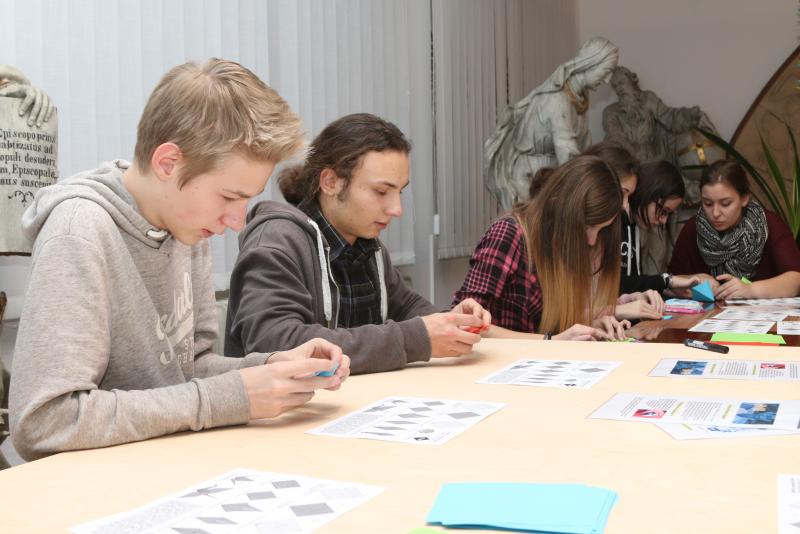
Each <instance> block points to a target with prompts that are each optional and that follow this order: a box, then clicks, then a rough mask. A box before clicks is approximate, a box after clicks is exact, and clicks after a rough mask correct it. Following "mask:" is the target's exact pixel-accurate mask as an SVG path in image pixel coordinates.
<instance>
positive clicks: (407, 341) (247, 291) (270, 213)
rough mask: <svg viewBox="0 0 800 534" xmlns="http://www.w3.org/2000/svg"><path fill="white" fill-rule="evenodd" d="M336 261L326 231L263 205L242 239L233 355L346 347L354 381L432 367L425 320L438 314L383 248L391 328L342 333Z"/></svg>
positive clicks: (299, 215)
mask: <svg viewBox="0 0 800 534" xmlns="http://www.w3.org/2000/svg"><path fill="white" fill-rule="evenodd" d="M328 254H329V247H328V243H327V242H326V241H325V239H324V237H323V235H322V233H321V232H320V230H319V228H317V225H316V224H315V223H314V222H313V221H312V220H311V219H310V218H309V217H308V215H306V214H305V213H303V212H302V211H301V210H299V209H297V208H295V207H293V206H289V205H288V204H282V203H278V202H271V201H268V202H261V203H259V204H257V205H256V206H255V207H254V208H253V209H252V210H251V211H250V213H249V214H248V215H247V226H246V227H245V229H244V230H243V231H242V233H241V234H240V235H239V257H238V258H237V260H236V266H235V267H234V269H233V273H232V275H231V295H230V301H229V304H228V319H227V326H226V328H225V353H226V354H228V355H230V356H239V355H243V354H247V353H248V352H251V351H271V350H285V349H287V348H290V347H294V346H296V345H299V344H300V343H303V342H305V341H307V340H309V339H311V338H314V337H321V338H325V339H327V340H329V341H331V342H333V343H336V344H337V345H339V346H340V347H342V350H343V351H344V353H345V354H347V355H348V356H350V358H351V362H350V369H351V372H352V373H354V374H356V373H373V372H378V371H390V370H393V369H399V368H402V367H404V366H405V365H406V364H407V363H411V362H415V361H427V360H428V359H430V357H431V343H430V338H429V337H428V332H427V329H426V328H425V324H424V323H423V321H422V319H421V318H420V317H421V316H425V315H428V314H431V313H435V312H437V311H438V310H437V309H436V308H434V306H433V305H432V304H431V303H430V302H428V301H427V300H425V299H424V298H422V297H421V296H420V295H418V294H417V293H415V292H414V291H412V290H411V289H410V288H409V287H408V286H407V285H406V284H405V282H404V281H403V278H402V277H401V276H400V273H399V272H398V271H397V269H395V268H394V267H393V266H392V263H391V260H390V259H389V254H388V252H387V251H386V248H385V247H383V246H381V249H380V250H379V251H378V252H377V253H376V254H375V257H374V258H373V260H372V261H375V262H376V264H377V270H378V272H379V275H380V277H381V280H380V283H379V285H380V288H379V290H380V293H381V310H382V315H383V318H384V323H383V324H380V325H375V324H369V325H362V326H358V327H356V328H336V324H337V322H336V318H337V315H338V312H339V294H338V288H337V286H336V282H335V280H333V277H332V276H331V272H330V265H329V261H328Z"/></svg>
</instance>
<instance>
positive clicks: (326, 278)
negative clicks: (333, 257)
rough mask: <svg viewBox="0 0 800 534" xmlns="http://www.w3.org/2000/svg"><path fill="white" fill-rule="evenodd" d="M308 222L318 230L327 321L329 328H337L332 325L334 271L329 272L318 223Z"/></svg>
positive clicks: (323, 305) (318, 251) (323, 301)
mask: <svg viewBox="0 0 800 534" xmlns="http://www.w3.org/2000/svg"><path fill="white" fill-rule="evenodd" d="M308 224H310V225H311V226H313V227H314V230H316V232H317V253H318V255H319V271H320V273H322V309H323V311H324V312H325V321H327V323H328V327H329V328H336V325H333V326H331V317H333V299H332V298H331V286H330V279H331V278H333V273H330V272H329V269H330V265H328V262H327V261H326V257H325V244H324V243H323V241H322V232H321V231H320V229H319V226H317V223H315V222H314V221H312V220H311V219H308Z"/></svg>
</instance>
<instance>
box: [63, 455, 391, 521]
mask: <svg viewBox="0 0 800 534" xmlns="http://www.w3.org/2000/svg"><path fill="white" fill-rule="evenodd" d="M385 489H386V488H382V487H379V486H369V485H366V484H356V483H352V482H339V481H336V480H323V479H319V478H311V477H306V476H301V475H287V474H282V473H270V472H266V471H255V470H252V469H234V470H233V471H229V472H228V473H225V474H224V475H221V476H219V477H216V478H212V479H211V480H206V481H205V482H201V483H200V484H196V485H194V486H191V487H190V488H187V489H185V490H183V491H180V492H178V493H175V494H173V495H170V496H168V497H164V498H161V499H158V500H156V501H153V502H151V503H148V504H145V505H144V506H141V507H139V508H136V509H134V510H130V511H128V512H123V513H121V514H116V515H112V516H108V517H104V518H102V519H97V520H95V521H90V522H88V523H82V524H80V525H76V526H74V527H71V528H70V531H71V532H73V533H75V534H99V533H105V532H147V533H156V532H158V533H161V532H171V533H176V532H207V533H216V532H293V533H305V532H313V531H314V530H316V529H317V528H319V527H321V526H322V525H324V524H325V523H328V522H330V521H332V520H334V519H336V518H337V517H339V516H340V515H342V514H343V513H345V512H348V511H349V510H352V509H353V508H355V507H357V506H359V505H361V504H363V503H365V502H366V501H368V500H369V499H371V498H373V497H375V496H376V495H378V494H379V493H381V492H383V491H384V490H385ZM182 529H185V530H182Z"/></svg>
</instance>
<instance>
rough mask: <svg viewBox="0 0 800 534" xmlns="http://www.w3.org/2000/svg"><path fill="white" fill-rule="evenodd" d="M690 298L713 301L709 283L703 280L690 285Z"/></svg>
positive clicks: (712, 291) (712, 292)
mask: <svg viewBox="0 0 800 534" xmlns="http://www.w3.org/2000/svg"><path fill="white" fill-rule="evenodd" d="M692 299H694V300H697V301H700V302H714V300H715V299H714V290H713V289H711V283H710V282H709V281H708V280H704V281H703V282H701V283H699V284H697V285H696V286H694V287H692Z"/></svg>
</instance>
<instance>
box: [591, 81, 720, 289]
mask: <svg viewBox="0 0 800 534" xmlns="http://www.w3.org/2000/svg"><path fill="white" fill-rule="evenodd" d="M611 88H612V89H613V90H614V92H615V93H616V94H617V97H618V101H617V102H615V103H613V104H610V105H609V106H607V107H606V108H605V109H604V110H603V129H604V130H605V133H606V137H605V141H610V142H612V143H616V144H618V145H620V146H622V147H624V148H626V149H628V151H630V152H631V154H633V155H634V156H636V158H638V159H639V161H641V162H647V161H654V160H662V159H663V160H666V161H669V162H670V163H672V164H673V165H675V166H676V167H677V168H678V169H681V167H682V166H684V165H688V164H691V165H702V164H708V163H713V162H714V161H716V160H717V159H719V158H721V157H724V153H722V151H720V150H718V149H716V148H715V147H713V146H712V145H711V143H710V142H708V140H706V139H705V138H704V137H703V136H702V135H701V134H699V133H698V132H695V131H693V128H695V127H697V126H703V127H705V128H708V129H710V130H713V131H716V128H714V125H713V124H712V123H711V121H710V120H709V118H708V116H707V115H706V114H705V113H703V112H702V110H701V109H700V108H699V107H698V106H693V107H690V108H687V107H677V108H673V107H670V106H668V105H666V104H665V103H664V102H663V101H662V100H661V99H660V98H659V97H658V96H657V95H656V94H655V93H653V92H652V91H643V90H642V89H641V88H640V87H639V77H638V76H637V75H636V73H635V72H633V71H631V70H630V69H627V68H625V67H623V66H618V67H616V68H615V69H614V73H613V75H612V76H611ZM681 174H682V175H683V177H684V184H685V186H686V196H685V197H684V202H683V206H684V207H696V206H697V205H699V203H700V186H699V183H700V173H699V172H698V171H685V170H683V169H681ZM693 213H694V209H691V210H686V209H684V210H683V211H682V212H680V213H679V216H678V217H671V218H670V220H669V222H668V223H667V226H666V232H664V231H661V230H660V229H655V228H653V229H647V230H645V231H643V232H642V247H643V250H646V254H644V255H643V257H642V259H641V261H642V271H643V272H644V273H646V274H658V273H662V272H664V270H665V269H666V266H667V262H668V261H669V258H670V255H671V254H672V245H673V240H674V238H675V237H677V235H678V230H679V228H678V227H679V225H680V224H681V223H682V222H684V220H685V218H686V217H687V216H688V215H689V214H693ZM645 243H646V246H645Z"/></svg>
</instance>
